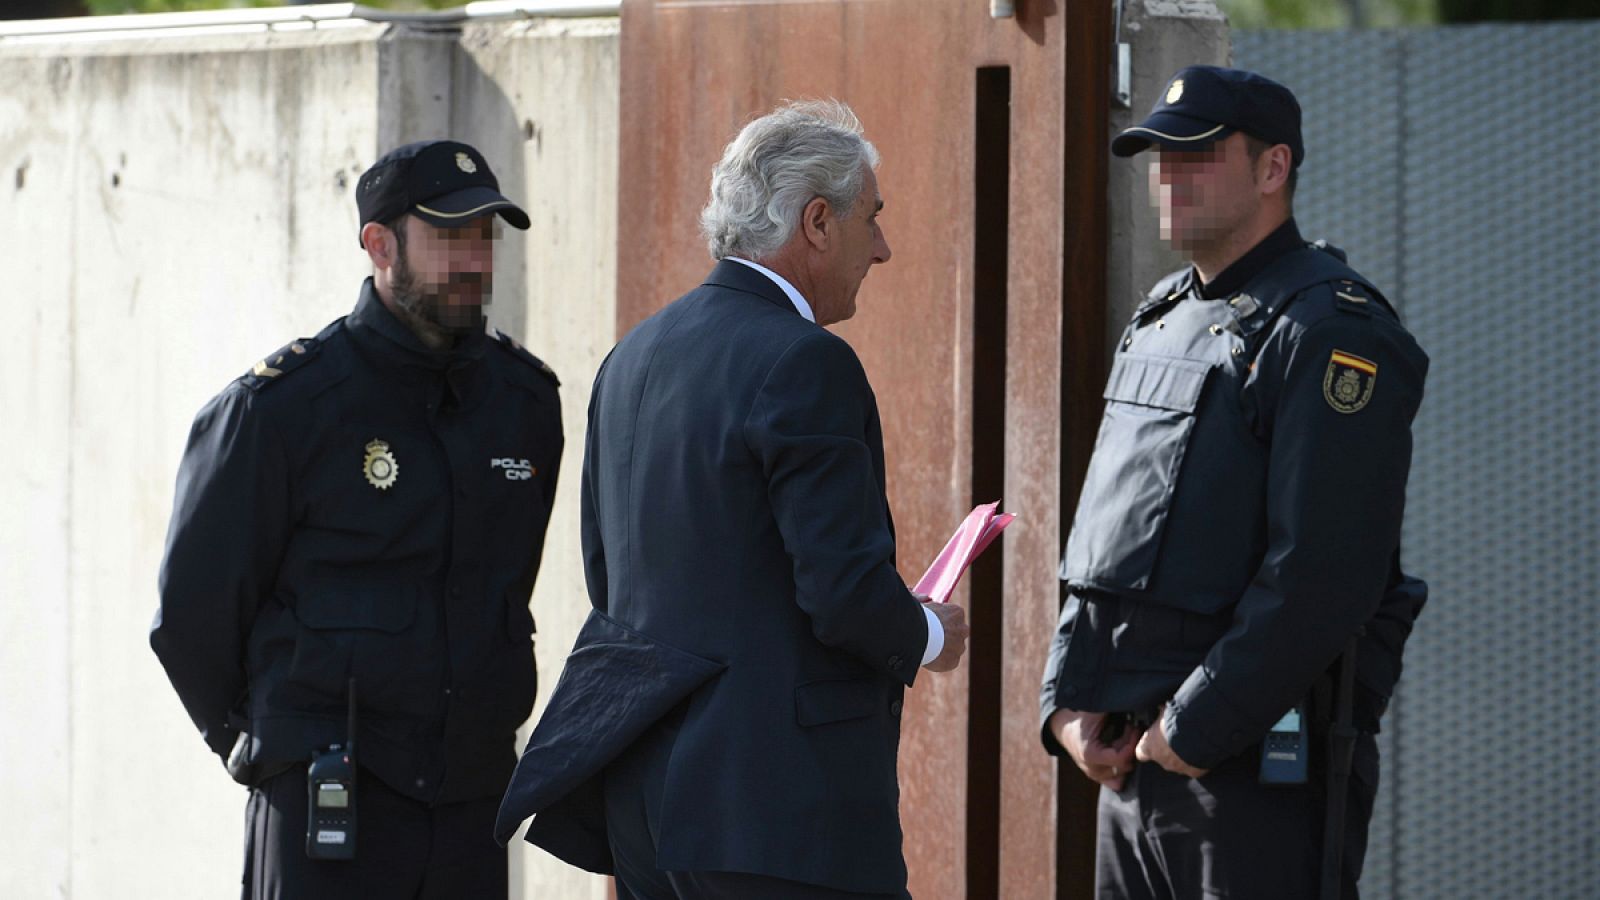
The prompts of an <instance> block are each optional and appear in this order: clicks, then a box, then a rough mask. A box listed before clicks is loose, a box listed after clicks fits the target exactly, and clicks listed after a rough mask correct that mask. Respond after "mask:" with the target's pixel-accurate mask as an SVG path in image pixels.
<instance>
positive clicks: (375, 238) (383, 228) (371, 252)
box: [361, 222, 404, 271]
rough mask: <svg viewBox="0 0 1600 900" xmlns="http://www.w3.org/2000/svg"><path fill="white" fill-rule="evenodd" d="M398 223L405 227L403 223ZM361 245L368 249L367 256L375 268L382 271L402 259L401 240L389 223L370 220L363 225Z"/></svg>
mask: <svg viewBox="0 0 1600 900" xmlns="http://www.w3.org/2000/svg"><path fill="white" fill-rule="evenodd" d="M396 224H399V225H402V227H404V226H403V223H396ZM361 246H362V247H363V248H364V249H365V250H366V251H367V258H368V259H370V260H372V267H373V268H374V269H378V270H380V271H381V270H384V269H390V268H393V267H394V264H395V263H396V262H397V261H399V259H400V241H399V239H398V236H397V235H395V233H394V230H393V229H391V228H389V226H387V225H380V224H378V223H377V222H368V223H367V224H365V225H363V226H361Z"/></svg>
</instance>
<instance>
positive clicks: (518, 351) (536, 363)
mask: <svg viewBox="0 0 1600 900" xmlns="http://www.w3.org/2000/svg"><path fill="white" fill-rule="evenodd" d="M494 336H495V338H496V339H497V340H499V341H500V345H501V346H503V347H505V348H506V349H507V350H509V351H511V355H512V356H514V357H516V358H517V359H519V360H521V361H522V362H525V363H527V364H528V365H530V366H532V367H533V368H534V369H535V370H537V371H538V373H539V374H540V375H543V376H544V377H545V378H548V379H550V383H551V384H553V385H555V386H556V387H560V386H561V379H559V378H557V377H556V370H555V369H552V368H550V367H549V366H548V365H546V364H545V361H544V360H542V359H540V358H539V357H537V356H534V355H533V354H532V353H529V352H528V348H526V347H524V346H522V345H521V344H519V343H517V340H516V338H513V337H512V336H511V335H509V334H506V333H505V332H504V331H501V330H500V329H498V328H496V329H495V332H494Z"/></svg>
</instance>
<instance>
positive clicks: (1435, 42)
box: [1234, 23, 1600, 900]
mask: <svg viewBox="0 0 1600 900" xmlns="http://www.w3.org/2000/svg"><path fill="white" fill-rule="evenodd" d="M1597 60H1600V24H1592V23H1586V24H1573V23H1561V24H1549V25H1536V26H1510V25H1507V26H1499V25H1496V26H1471V27H1447V28H1433V29H1426V30H1410V31H1381V32H1365V33H1348V32H1237V33H1235V35H1234V62H1235V64H1236V65H1239V66H1241V67H1243V68H1249V69H1254V70H1256V71H1259V72H1262V73H1263V74H1266V75H1268V76H1270V77H1273V78H1276V79H1278V80H1280V81H1282V82H1284V83H1285V84H1287V85H1289V86H1290V87H1291V88H1292V89H1293V90H1294V91H1295V93H1296V95H1297V96H1299V98H1300V100H1301V103H1302V105H1303V107H1304V109H1305V136H1306V146H1307V157H1306V164H1305V168H1304V170H1303V171H1302V174H1301V178H1300V186H1299V191H1298V197H1297V199H1296V206H1297V217H1298V219H1299V221H1300V224H1301V230H1302V231H1303V232H1304V233H1305V234H1306V236H1307V237H1308V238H1316V237H1326V238H1327V239H1328V240H1329V241H1331V242H1332V243H1335V244H1338V245H1340V246H1342V247H1344V248H1346V249H1347V250H1348V251H1349V254H1350V260H1351V262H1352V264H1354V265H1355V266H1356V268H1358V269H1360V270H1362V271H1363V272H1365V273H1366V274H1367V275H1368V276H1370V277H1372V278H1373V279H1374V280H1375V281H1376V282H1377V283H1378V285H1379V287H1381V288H1383V289H1384V290H1385V292H1386V293H1387V294H1388V295H1389V296H1390V297H1391V298H1392V299H1394V300H1395V301H1396V304H1397V305H1398V306H1399V308H1400V310H1401V314H1402V315H1403V316H1404V317H1405V319H1406V321H1407V324H1408V325H1409V326H1410V327H1411V329H1412V331H1413V332H1414V333H1415V334H1416V335H1417V337H1418V339H1419V340H1420V341H1421V342H1422V344H1423V346H1424V347H1425V348H1426V349H1427V350H1428V352H1429V354H1430V355H1431V356H1432V359H1433V364H1432V369H1431V371H1430V374H1429V379H1428V393H1427V398H1426V400H1425V401H1424V403H1423V408H1422V413H1421V415H1420V416H1419V419H1418V422H1417V428H1416V454H1415V457H1414V462H1413V465H1412V471H1411V484H1410V491H1409V498H1408V509H1407V517H1406V529H1405V539H1404V540H1405V555H1406V561H1407V567H1408V568H1409V569H1411V570H1413V571H1414V572H1415V573H1416V574H1418V575H1420V576H1421V577H1423V578H1425V579H1426V580H1427V581H1428V582H1429V583H1430V584H1431V586H1432V598H1431V600H1430V601H1429V605H1428V608H1427V609H1426V610H1425V611H1424V613H1423V616H1422V618H1421V620H1420V621H1419V622H1418V625H1417V631H1416V633H1415V634H1414V635H1413V636H1412V641H1411V645H1410V647H1409V649H1408V652H1407V666H1406V674H1405V678H1404V680H1403V682H1402V684H1401V689H1400V692H1399V694H1398V696H1397V698H1396V703H1395V706H1394V707H1393V708H1392V710H1391V713H1390V715H1389V716H1388V717H1387V718H1386V719H1385V722H1384V730H1385V733H1384V735H1383V737H1382V748H1383V751H1384V772H1383V783H1382V787H1381V788H1380V793H1379V799H1378V806H1377V811H1376V814H1375V816H1374V821H1373V826H1372V835H1371V846H1370V849H1369V852H1368V854H1367V868H1366V874H1365V876H1364V877H1363V879H1362V889H1363V896H1364V897H1368V898H1403V900H1411V898H1433V897H1438V898H1452V900H1453V898H1474V897H1483V898H1523V897H1528V898H1594V897H1600V846H1597V845H1600V771H1597V761H1596V759H1595V755H1594V753H1593V752H1592V751H1593V750H1594V748H1596V747H1597V746H1600V715H1597V711H1600V710H1597V708H1600V701H1597V699H1596V690H1597V688H1600V651H1597V650H1596V642H1597V641H1600V603H1597V597H1596V594H1597V591H1596V585H1597V584H1600V451H1597V447H1596V441H1597V440H1600V337H1597V335H1596V331H1597V328H1596V326H1597V324H1600V300H1597V298H1596V296H1594V292H1596V291H1597V287H1596V285H1597V283H1600V237H1597V234H1600V230H1597V223H1600V65H1597ZM1591 317H1593V318H1591Z"/></svg>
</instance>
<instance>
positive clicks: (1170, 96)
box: [1167, 78, 1183, 105]
mask: <svg viewBox="0 0 1600 900" xmlns="http://www.w3.org/2000/svg"><path fill="white" fill-rule="evenodd" d="M1182 96H1183V79H1182V78H1178V79H1175V80H1174V81H1173V82H1172V86H1171V87H1169V88H1167V104H1168V105H1171V104H1173V103H1177V102H1178V98H1179V97H1182Z"/></svg>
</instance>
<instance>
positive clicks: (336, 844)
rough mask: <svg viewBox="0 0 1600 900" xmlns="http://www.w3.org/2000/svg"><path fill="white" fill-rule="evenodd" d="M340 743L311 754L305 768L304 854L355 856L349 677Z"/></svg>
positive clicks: (352, 681)
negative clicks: (346, 712) (346, 713)
mask: <svg viewBox="0 0 1600 900" xmlns="http://www.w3.org/2000/svg"><path fill="white" fill-rule="evenodd" d="M347 725H348V728H349V730H348V732H346V735H345V742H344V746H342V747H341V746H340V745H338V744H334V745H332V746H331V747H329V748H328V749H327V750H324V751H322V752H321V753H318V754H316V755H315V756H312V757H311V766H310V768H308V769H307V770H306V790H307V792H308V794H309V796H308V798H307V804H306V809H307V813H308V815H307V822H306V856H308V857H310V858H311V859H330V860H337V859H355V856H356V680H355V679H354V678H352V679H350V710H349V720H348V722H347Z"/></svg>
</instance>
